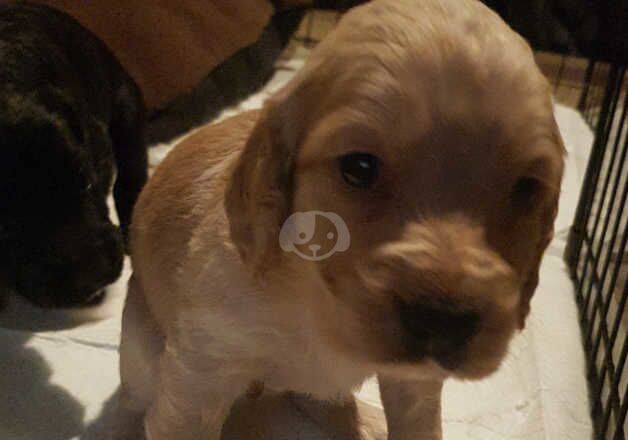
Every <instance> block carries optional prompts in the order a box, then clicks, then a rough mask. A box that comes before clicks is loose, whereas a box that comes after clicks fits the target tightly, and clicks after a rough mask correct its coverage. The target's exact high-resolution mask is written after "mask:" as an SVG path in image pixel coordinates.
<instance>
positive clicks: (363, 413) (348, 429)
mask: <svg viewBox="0 0 628 440" xmlns="http://www.w3.org/2000/svg"><path fill="white" fill-rule="evenodd" d="M289 398H290V400H291V402H292V404H293V405H295V406H296V407H297V408H298V409H299V411H301V412H302V413H303V414H305V415H307V416H308V417H309V418H310V419H311V420H312V421H313V422H314V423H316V425H317V426H319V427H320V428H321V429H322V430H323V431H325V432H326V434H327V435H328V436H329V438H331V439H334V440H384V439H385V438H386V428H385V426H384V421H383V416H382V414H381V411H380V414H378V413H377V410H376V409H375V408H372V407H370V406H369V405H366V404H364V403H358V402H357V401H356V400H355V398H354V397H353V396H351V397H347V398H345V399H344V400H337V401H328V402H323V401H319V400H314V399H312V398H310V397H308V396H303V395H300V394H293V393H291V394H289Z"/></svg>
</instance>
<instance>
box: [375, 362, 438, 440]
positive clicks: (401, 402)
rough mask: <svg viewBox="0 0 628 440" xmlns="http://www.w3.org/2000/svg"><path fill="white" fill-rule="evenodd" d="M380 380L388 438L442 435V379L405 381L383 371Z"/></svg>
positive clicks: (418, 439)
mask: <svg viewBox="0 0 628 440" xmlns="http://www.w3.org/2000/svg"><path fill="white" fill-rule="evenodd" d="M378 380H379V390H380V394H381V397H382V403H383V405H384V412H385V413H386V420H387V421H388V440H440V439H442V429H441V411H440V407H441V391H442V388H443V382H442V381H441V380H438V379H434V380H423V381H406V380H397V379H393V378H391V377H386V376H384V375H381V374H380V375H379V376H378Z"/></svg>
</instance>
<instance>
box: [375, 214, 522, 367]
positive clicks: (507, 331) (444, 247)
mask: <svg viewBox="0 0 628 440" xmlns="http://www.w3.org/2000/svg"><path fill="white" fill-rule="evenodd" d="M364 278H365V280H366V282H367V286H369V287H370V290H371V291H374V292H377V294H379V295H381V296H382V297H383V298H385V297H389V298H390V300H391V301H392V302H393V304H394V307H393V308H392V310H394V311H395V312H393V313H396V317H393V319H397V321H398V322H399V327H400V334H401V335H402V336H401V339H402V341H401V343H402V345H403V346H404V348H405V350H406V352H407V356H408V357H409V358H411V359H415V360H418V359H423V358H431V359H433V360H434V361H436V362H437V363H439V364H440V365H441V366H442V367H443V368H445V369H447V370H450V371H454V372H455V373H457V374H458V375H460V376H463V377H480V376H483V375H486V374H488V373H489V372H491V371H493V370H494V369H495V368H496V367H497V366H498V365H499V362H500V361H501V358H502V357H503V355H504V353H505V351H506V347H507V343H508V341H509V340H510V337H511V336H512V334H513V332H514V329H515V328H516V325H517V313H516V312H517V310H516V309H517V306H518V303H519V288H518V284H517V280H516V276H515V274H514V272H513V270H512V269H511V268H510V266H509V265H508V264H507V263H506V262H505V261H504V260H503V259H502V258H501V257H500V256H499V255H498V254H496V253H495V252H493V251H492V250H490V248H489V247H488V245H487V244H486V242H485V241H484V239H483V234H482V231H481V229H480V228H478V227H472V226H470V225H469V224H467V223H464V222H457V221H451V222H430V223H426V224H421V225H418V224H416V225H413V226H411V227H409V228H408V229H407V230H406V233H405V234H404V236H403V237H402V239H401V240H398V241H396V242H393V243H389V244H386V245H384V246H383V247H382V248H380V249H379V250H378V251H377V252H376V253H375V255H374V256H373V258H372V261H371V264H370V265H369V267H368V270H366V271H364Z"/></svg>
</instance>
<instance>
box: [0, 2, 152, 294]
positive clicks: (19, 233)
mask: <svg viewBox="0 0 628 440" xmlns="http://www.w3.org/2000/svg"><path fill="white" fill-rule="evenodd" d="M144 118H145V110H144V104H143V100H142V97H141V92H140V91H139V89H138V87H137V85H136V84H135V83H134V82H133V80H132V79H131V78H130V77H129V76H128V75H127V74H126V73H125V71H124V69H123V68H122V67H121V66H120V64H119V63H118V61H117V60H116V59H115V57H114V56H113V54H112V53H111V52H110V51H109V50H108V49H107V48H106V46H105V45H104V44H103V43H102V42H100V41H99V40H98V39H97V38H96V37H95V36H94V35H92V34H91V33H90V32H89V31H88V30H86V29H85V28H83V27H82V26H81V25H80V24H79V23H78V22H77V21H75V20H74V19H73V18H71V17H69V16H67V15H65V14H63V13H61V12H59V11H56V10H54V9H51V8H48V7H44V6H38V5H33V4H28V3H23V2H18V3H11V4H8V5H3V6H0V291H2V290H4V291H9V292H15V293H17V294H18V295H21V296H23V297H25V298H26V299H28V300H29V301H30V302H32V303H34V304H35V305H38V306H42V307H72V306H81V305H92V304H95V303H98V302H99V300H100V299H102V297H103V293H104V291H105V290H104V288H105V287H106V286H107V285H108V284H110V283H111V282H113V281H115V280H116V279H117V278H118V277H119V275H120V272H121V270H122V264H123V259H124V241H125V240H124V238H123V236H124V237H126V232H127V229H128V226H129V222H130V219H131V212H132V209H133V205H134V203H135V200H136V199H137V196H138V194H139V192H140V190H141V188H142V186H143V185H144V183H145V181H146V178H147V161H146V148H145V145H144ZM114 173H115V174H116V180H115V185H114V189H113V192H114V199H115V205H116V210H117V212H118V216H119V218H120V228H118V227H116V226H115V225H113V224H112V223H111V222H110V220H109V216H108V208H107V204H106V198H107V195H108V193H109V191H110V188H111V184H112V181H113V177H114ZM0 295H1V293H0Z"/></svg>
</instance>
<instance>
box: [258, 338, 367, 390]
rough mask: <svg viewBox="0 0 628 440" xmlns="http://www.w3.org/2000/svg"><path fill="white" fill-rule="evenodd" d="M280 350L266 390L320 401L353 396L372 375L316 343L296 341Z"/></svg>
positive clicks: (269, 370)
mask: <svg viewBox="0 0 628 440" xmlns="http://www.w3.org/2000/svg"><path fill="white" fill-rule="evenodd" d="M285 347H286V350H282V351H278V352H277V353H276V355H275V356H276V357H275V358H274V359H273V360H272V361H271V362H270V364H269V367H270V368H269V369H268V371H267V372H266V375H265V377H264V379H263V381H264V387H265V388H267V389H269V390H272V391H277V392H282V391H294V392H298V393H304V394H311V395H312V396H314V397H317V398H319V399H334V398H338V397H341V396H346V395H348V394H350V393H351V392H352V391H353V390H355V389H356V388H358V387H359V386H360V385H361V384H362V383H363V382H364V381H365V380H366V378H367V377H368V376H369V375H370V372H369V371H368V370H367V369H366V368H365V367H364V366H362V365H360V364H358V363H356V362H353V361H351V360H349V359H346V358H342V357H340V356H339V355H337V354H336V353H334V352H332V351H330V350H329V349H328V348H326V347H324V346H322V345H321V344H320V343H317V342H316V341H308V340H303V339H299V338H295V339H293V340H292V341H291V343H289V344H286V345H285Z"/></svg>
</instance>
